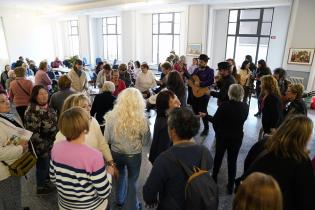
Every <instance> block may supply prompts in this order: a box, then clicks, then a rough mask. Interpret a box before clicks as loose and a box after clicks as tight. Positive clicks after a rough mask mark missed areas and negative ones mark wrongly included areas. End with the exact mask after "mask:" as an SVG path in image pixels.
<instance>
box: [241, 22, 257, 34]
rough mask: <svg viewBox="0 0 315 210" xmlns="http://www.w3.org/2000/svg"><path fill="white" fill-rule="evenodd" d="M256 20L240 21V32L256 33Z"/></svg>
mask: <svg viewBox="0 0 315 210" xmlns="http://www.w3.org/2000/svg"><path fill="white" fill-rule="evenodd" d="M257 26H258V21H241V22H240V30H239V33H240V34H257Z"/></svg>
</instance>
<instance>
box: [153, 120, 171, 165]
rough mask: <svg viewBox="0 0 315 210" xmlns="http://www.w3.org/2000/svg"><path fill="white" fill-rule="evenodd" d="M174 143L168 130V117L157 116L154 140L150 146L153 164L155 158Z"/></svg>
mask: <svg viewBox="0 0 315 210" xmlns="http://www.w3.org/2000/svg"><path fill="white" fill-rule="evenodd" d="M171 145H172V142H171V140H170V137H169V135H168V131H167V117H166V116H157V117H156V119H155V123H154V131H153V140H152V144H151V148H150V155H149V160H150V162H151V163H152V164H153V163H154V161H155V159H156V158H157V157H158V156H159V154H161V153H162V152H164V151H165V150H167V149H168V148H169V147H170V146H171Z"/></svg>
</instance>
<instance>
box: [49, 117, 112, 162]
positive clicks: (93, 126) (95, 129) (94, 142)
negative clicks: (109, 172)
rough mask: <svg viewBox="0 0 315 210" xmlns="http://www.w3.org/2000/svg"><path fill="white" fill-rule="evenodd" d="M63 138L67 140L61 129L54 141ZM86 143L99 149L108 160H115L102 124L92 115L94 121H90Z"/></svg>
mask: <svg viewBox="0 0 315 210" xmlns="http://www.w3.org/2000/svg"><path fill="white" fill-rule="evenodd" d="M63 140H66V137H65V136H64V135H62V133H61V132H60V131H59V132H58V133H57V135H56V140H55V142H54V143H57V142H59V141H63ZM85 144H86V145H88V146H90V147H93V148H94V149H97V150H99V151H100V152H101V153H102V154H103V156H104V157H105V160H106V161H110V160H113V157H112V154H111V152H110V149H109V146H108V143H107V140H106V139H105V138H104V136H103V134H102V132H101V129H100V125H99V124H98V122H97V120H96V119H95V118H94V117H92V121H91V123H90V131H89V133H88V134H87V135H86V136H85Z"/></svg>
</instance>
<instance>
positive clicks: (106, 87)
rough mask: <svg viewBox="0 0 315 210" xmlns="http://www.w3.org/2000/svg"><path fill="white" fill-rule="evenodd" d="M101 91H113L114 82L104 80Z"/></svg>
mask: <svg viewBox="0 0 315 210" xmlns="http://www.w3.org/2000/svg"><path fill="white" fill-rule="evenodd" d="M102 91H103V92H110V93H113V92H114V91H115V84H114V83H113V82H111V81H105V82H104V84H103V86H102Z"/></svg>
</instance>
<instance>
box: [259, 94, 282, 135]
mask: <svg viewBox="0 0 315 210" xmlns="http://www.w3.org/2000/svg"><path fill="white" fill-rule="evenodd" d="M261 111H262V118H261V122H262V126H263V129H264V132H265V133H270V132H271V128H278V126H279V125H280V124H281V122H282V119H283V114H282V112H283V110H282V102H281V99H280V97H279V96H276V95H274V94H268V95H267V97H266V98H265V99H264V100H263V103H262V110H261Z"/></svg>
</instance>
